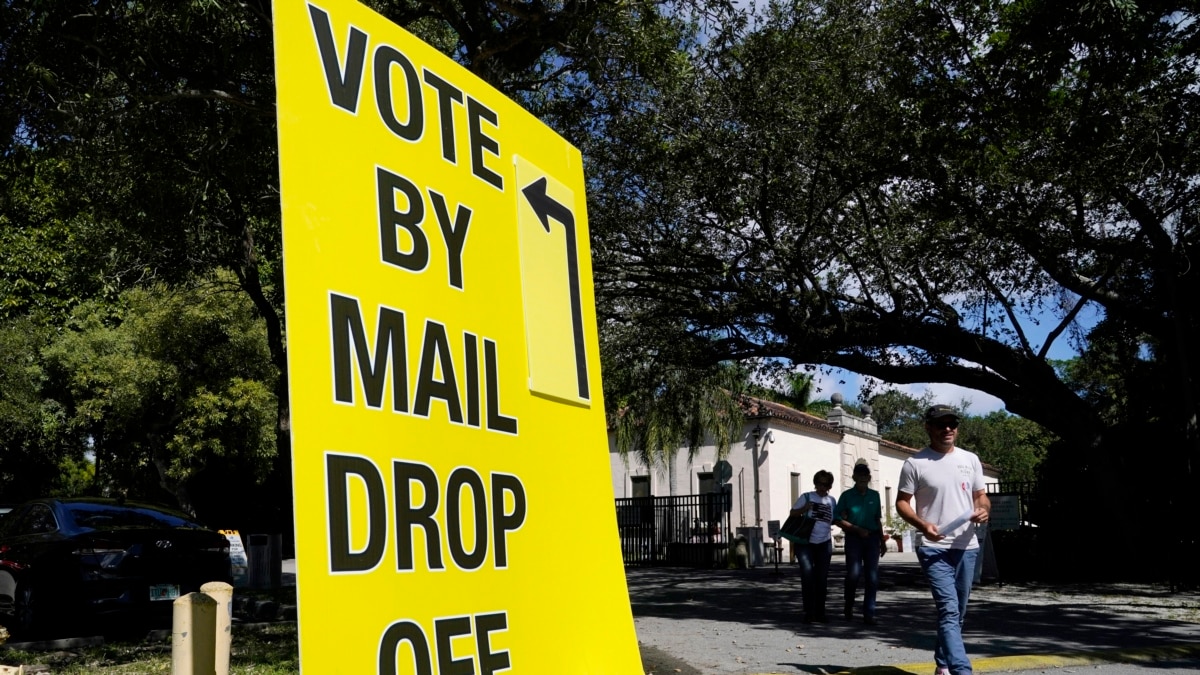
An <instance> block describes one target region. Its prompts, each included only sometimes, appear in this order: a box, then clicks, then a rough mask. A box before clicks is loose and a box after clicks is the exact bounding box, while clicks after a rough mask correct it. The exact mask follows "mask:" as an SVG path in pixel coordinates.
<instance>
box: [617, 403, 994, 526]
mask: <svg viewBox="0 0 1200 675" xmlns="http://www.w3.org/2000/svg"><path fill="white" fill-rule="evenodd" d="M832 400H833V403H834V408H833V410H832V411H830V414H829V418H828V419H822V418H820V417H817V416H815V415H810V414H808V413H804V412H800V411H798V410H795V409H793V408H789V407H787V406H785V405H781V404H778V403H772V402H770V401H765V400H762V399H757V398H750V399H748V403H747V405H746V411H745V415H746V418H745V423H744V425H743V427H742V435H741V442H738V443H735V444H734V445H733V446H732V447H731V448H730V451H729V454H728V456H727V457H726V458H725V462H727V466H725V465H721V464H719V462H718V460H717V448H716V447H715V446H713V445H705V446H703V447H701V448H700V449H699V450H698V451H697V452H696V454H695V456H694V457H692V458H690V460H689V457H688V452H687V448H686V447H685V448H681V449H680V451H679V453H678V454H677V455H676V457H675V471H676V486H677V494H679V495H693V494H704V493H707V492H712V491H714V490H716V489H717V487H716V486H717V485H718V484H719V483H721V482H725V481H722V478H725V479H726V480H727V482H728V483H729V484H730V485H731V486H732V496H733V508H732V512H731V516H732V518H731V520H732V526H733V527H734V528H738V527H755V526H758V527H761V528H762V530H761V532H762V537H763V539H764V541H767V542H770V541H771V539H770V536H769V527H768V525H769V523H770V521H779V522H781V523H782V522H783V521H784V520H786V519H787V516H788V512H789V511H790V510H791V507H792V504H794V503H795V501H796V499H797V498H798V497H799V496H800V494H801V493H802V492H808V491H810V490H812V489H813V475H814V474H815V473H816V472H817V471H821V470H825V471H829V472H830V473H832V474H833V479H834V485H833V489H832V490H831V491H830V492H831V493H832V494H833V495H834V496H835V497H836V496H838V495H840V494H841V493H842V492H843V491H844V490H847V489H849V488H850V487H851V486H853V485H854V482H853V480H851V478H850V476H851V472H852V471H853V469H854V465H855V463H856V462H858V461H859V460H864V461H865V462H866V463H867V464H868V465H869V466H870V467H871V488H873V489H875V490H878V491H879V494H880V497H881V498H882V500H883V503H884V514H883V515H884V521H885V524H886V521H887V520H888V519H889V518H890V517H891V516H892V515H893V514H894V510H895V507H894V503H895V499H896V484H897V482H898V480H899V477H900V467H901V465H903V464H904V460H905V459H907V458H908V457H910V456H912V455H913V454H915V453H916V452H917V450H916V449H913V448H907V447H905V446H902V445H899V444H896V443H892V442H890V441H885V440H883V439H881V438H880V437H879V433H878V432H877V429H876V425H875V420H873V419H872V418H871V417H870V411H869V408H868V409H867V411H866V412H867V414H866V416H864V417H857V416H855V415H851V414H850V413H849V412H847V411H845V410H844V409H843V408H842V406H841V402H842V397H841V396H840V395H838V394H834V396H833V397H832ZM609 455H610V460H611V464H612V479H613V492H614V494H615V495H616V496H617V497H618V498H620V497H647V496H667V495H669V494H670V483H669V480H670V479H669V475H668V471H667V470H666V468H665V467H656V468H655V470H653V471H651V470H650V469H648V468H647V467H646V466H645V464H644V463H642V461H641V460H640V459H639V458H638V457H635V456H633V455H632V454H630V455H629V456H628V457H624V458H623V457H621V455H620V454H619V453H618V452H617V449H616V442H615V436H614V435H613V434H610V435H609ZM756 459H757V462H756V461H755V460H756ZM756 464H757V470H756V468H755V467H756ZM723 468H724V469H725V473H727V474H728V475H727V476H722V475H721V473H722V471H721V469H723ZM984 474H985V477H986V479H987V480H988V482H994V481H996V480H998V476H999V474H998V472H997V471H996V470H995V469H994V468H993V467H991V466H989V465H984ZM835 532H836V528H835ZM840 539H841V537H840V533H836V535H835V541H836V542H837V543H839V544H840Z"/></svg>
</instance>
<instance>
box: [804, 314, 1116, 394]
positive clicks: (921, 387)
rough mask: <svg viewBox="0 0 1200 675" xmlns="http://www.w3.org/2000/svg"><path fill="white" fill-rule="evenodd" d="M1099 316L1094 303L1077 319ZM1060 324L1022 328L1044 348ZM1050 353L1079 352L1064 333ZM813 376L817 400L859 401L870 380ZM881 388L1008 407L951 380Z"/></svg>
mask: <svg viewBox="0 0 1200 675" xmlns="http://www.w3.org/2000/svg"><path fill="white" fill-rule="evenodd" d="M1099 319H1100V313H1099V310H1097V309H1096V308H1095V307H1094V306H1093V307H1088V308H1086V309H1085V310H1084V311H1083V312H1080V314H1079V317H1078V318H1077V319H1076V322H1077V323H1078V324H1079V325H1080V326H1081V327H1082V328H1083V329H1084V330H1088V329H1090V328H1092V327H1093V326H1095V325H1096V323H1097V322H1098V321H1099ZM1057 323H1058V322H1057V321H1056V320H1054V319H1053V317H1050V316H1044V317H1041V320H1039V321H1037V322H1034V321H1028V322H1025V323H1023V324H1022V329H1023V330H1025V331H1026V334H1027V335H1028V337H1029V339H1030V341H1032V342H1033V344H1034V346H1035V347H1040V346H1041V344H1042V342H1043V341H1044V340H1045V339H1046V335H1047V334H1048V333H1049V332H1050V330H1051V329H1052V328H1053V327H1054V326H1055V325H1057ZM1048 354H1049V357H1050V358H1051V359H1069V358H1071V357H1073V356H1075V355H1076V354H1077V352H1076V350H1075V349H1074V348H1073V347H1072V345H1071V343H1070V340H1069V339H1068V336H1067V335H1066V334H1063V335H1061V336H1059V338H1058V339H1057V340H1055V342H1054V344H1053V345H1052V346H1051V347H1050V351H1049V352H1048ZM825 370H828V369H825ZM813 376H814V379H815V380H816V384H817V387H818V389H819V391H817V392H816V393H815V394H813V399H815V400H821V399H828V398H829V397H830V396H832V395H833V394H834V393H840V394H841V395H842V396H843V397H845V399H846V400H847V401H855V402H857V401H858V398H859V389H860V388H861V386H862V384H863V382H864V381H866V376H864V375H860V374H859V373H854V372H851V371H848V370H841V369H834V370H832V371H831V372H822V371H818V372H816V373H814V374H813ZM877 389H898V390H900V391H903V392H905V393H907V394H909V395H912V396H914V397H920V396H923V395H924V394H925V392H927V391H932V392H933V395H934V399H935V400H936V401H938V402H941V403H948V404H951V405H958V404H959V402H960V401H969V402H970V405H969V406H967V407H966V410H965V411H964V412H967V413H969V414H972V415H986V414H988V413H990V412H993V411H996V410H1004V402H1003V401H1001V400H1000V399H998V398H996V397H995V396H992V395H991V394H988V393H985V392H982V391H979V390H978V389H968V388H966V387H961V386H959V385H957V384H950V383H948V382H924V383H918V384H888V383H881V384H880V385H878V386H877Z"/></svg>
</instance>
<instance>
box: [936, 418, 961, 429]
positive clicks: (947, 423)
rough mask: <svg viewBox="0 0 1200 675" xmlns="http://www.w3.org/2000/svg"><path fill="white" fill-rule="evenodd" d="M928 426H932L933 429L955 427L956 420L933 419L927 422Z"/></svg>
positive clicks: (956, 424) (956, 425) (956, 426)
mask: <svg viewBox="0 0 1200 675" xmlns="http://www.w3.org/2000/svg"><path fill="white" fill-rule="evenodd" d="M929 426H931V427H933V428H934V429H942V428H945V429H957V428H958V420H934V421H932V422H930V423H929Z"/></svg>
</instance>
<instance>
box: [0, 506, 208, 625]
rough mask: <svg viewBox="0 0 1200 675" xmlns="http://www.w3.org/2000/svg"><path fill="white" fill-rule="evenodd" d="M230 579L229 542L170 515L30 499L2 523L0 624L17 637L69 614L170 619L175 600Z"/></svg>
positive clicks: (161, 510)
mask: <svg viewBox="0 0 1200 675" xmlns="http://www.w3.org/2000/svg"><path fill="white" fill-rule="evenodd" d="M229 580H230V567H229V541H228V540H227V539H226V538H225V537H224V536H223V535H221V534H220V533H218V532H216V531H213V530H210V529H208V528H206V527H204V526H202V525H200V524H199V523H197V522H196V521H195V520H193V519H192V518H191V517H190V516H188V515H187V514H185V513H182V512H179V511H175V510H172V509H168V508H164V507H160V506H152V505H149V504H141V503H135V502H128V501H118V500H113V499H37V500H34V501H31V502H26V503H24V504H21V505H19V506H17V507H15V508H14V509H13V511H12V512H11V513H9V514H8V515H7V516H5V517H4V518H3V520H0V615H4V616H5V617H7V619H0V623H5V624H6V625H7V627H8V628H9V630H11V631H12V632H13V633H15V634H21V633H25V634H30V633H34V632H37V631H38V629H39V628H43V627H47V626H49V625H51V624H54V623H56V622H58V621H60V620H63V619H67V618H72V619H73V618H81V617H85V616H93V617H94V616H97V615H100V616H104V615H109V614H121V615H124V616H125V617H126V618H134V619H149V618H153V617H158V618H161V617H164V616H169V615H170V613H171V605H172V602H171V601H173V600H175V599H176V598H178V597H179V596H181V595H183V594H186V593H191V592H193V591H198V590H199V589H200V586H201V585H202V584H204V583H206V582H209V581H225V582H228V581H229Z"/></svg>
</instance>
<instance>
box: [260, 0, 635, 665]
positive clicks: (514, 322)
mask: <svg viewBox="0 0 1200 675" xmlns="http://www.w3.org/2000/svg"><path fill="white" fill-rule="evenodd" d="M274 23H275V52H276V70H277V77H276V84H277V88H278V115H279V154H280V175H281V179H280V182H281V189H282V201H283V225H284V228H283V245H284V261H285V269H284V277H285V282H286V288H287V329H288V360H289V377H290V383H291V392H290V395H291V420H292V453H293V471H294V476H293V479H294V486H295V494H296V504H295V511H296V549H297V581H298V592H299V607H298V610H299V631H300V659H301V665H302V667H303V669H304V671H305V672H308V673H319V674H321V675H330V674H336V673H346V674H348V675H361V674H362V673H381V674H383V673H388V674H390V673H430V674H432V673H477V674H487V673H499V672H509V671H511V672H516V673H545V672H556V673H572V672H604V673H634V672H641V663H640V657H639V655H638V650H637V640H636V637H635V634H634V630H633V619H632V615H631V612H630V608H629V600H628V592H627V589H626V586H625V577H624V571H623V567H622V563H621V556H620V550H619V546H618V539H617V528H616V517H615V509H614V506H613V494H612V487H611V480H610V478H609V463H608V449H607V441H606V435H605V421H604V412H603V411H604V408H603V401H602V397H601V387H600V377H599V375H600V373H599V362H600V361H599V351H598V344H597V340H596V327H595V306H594V299H593V295H592V287H591V259H590V255H589V251H588V245H587V244H588V235H587V215H586V210H585V202H584V186H583V170H582V165H581V159H580V155H579V152H578V150H576V149H575V148H573V147H572V146H570V145H569V144H567V143H566V142H565V141H564V140H563V139H562V138H561V137H559V136H558V135H556V134H555V133H554V132H552V131H551V130H550V129H549V128H547V127H546V126H545V125H543V124H541V123H540V122H539V121H537V120H536V119H535V118H534V117H532V116H531V115H529V114H528V113H527V112H525V111H524V110H522V109H521V108H520V107H518V106H517V105H516V104H515V103H513V102H512V101H510V100H508V99H507V98H505V97H504V96H502V95H501V94H500V93H499V92H497V91H495V90H494V89H492V88H491V87H489V86H488V85H486V84H485V83H484V82H482V81H481V80H479V79H478V78H476V77H475V76H473V75H471V74H470V73H468V72H467V71H466V70H464V69H463V68H461V67H460V66H458V65H457V64H455V63H454V62H452V61H451V60H449V59H448V58H446V57H444V56H443V55H441V54H440V53H438V52H436V51H435V50H434V49H432V48H431V47H429V46H428V45H426V44H424V43H422V42H421V41H419V40H417V39H416V38H414V37H413V36H412V35H410V34H408V33H406V32H405V31H403V30H401V29H400V28H398V27H397V26H395V25H393V24H391V23H389V22H388V21H387V20H385V19H384V18H382V17H381V16H379V15H377V14H375V13H374V12H372V11H371V10H369V9H367V8H365V7H364V6H362V5H360V4H358V3H355V2H350V1H348V0H320V1H319V2H302V1H293V0H276V2H275V10H274Z"/></svg>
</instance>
